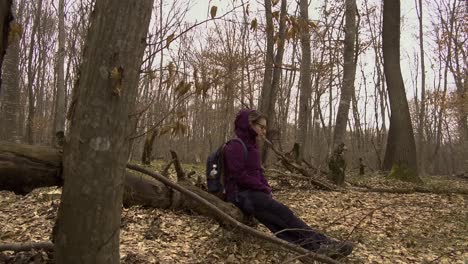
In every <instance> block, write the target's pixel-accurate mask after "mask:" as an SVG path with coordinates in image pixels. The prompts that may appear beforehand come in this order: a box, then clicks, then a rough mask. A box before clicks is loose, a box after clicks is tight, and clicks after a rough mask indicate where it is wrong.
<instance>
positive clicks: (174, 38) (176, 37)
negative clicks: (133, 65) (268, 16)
mask: <svg viewBox="0 0 468 264" xmlns="http://www.w3.org/2000/svg"><path fill="white" fill-rule="evenodd" d="M244 5H245V4H241V5H239V6H236V7H234V8H233V9H231V10H230V11H228V12H226V13H225V14H224V15H222V16H219V17H214V18H208V19H205V20H203V21H201V22H198V23H195V24H193V25H192V26H190V27H188V28H187V29H185V30H184V31H182V32H181V33H179V34H178V35H176V36H174V37H173V38H172V39H171V41H169V42H168V41H167V40H168V39H169V38H170V37H167V38H165V39H163V40H162V41H163V42H164V41H165V42H166V44H165V45H163V46H162V47H161V48H159V49H156V50H155V51H154V52H153V53H151V54H150V55H149V56H148V57H147V58H146V59H144V60H143V62H142V64H144V63H145V62H146V61H148V60H149V58H151V57H153V56H155V55H156V54H157V53H158V52H160V51H161V50H163V49H165V48H167V47H168V46H169V44H171V42H173V41H174V40H176V39H178V38H180V37H181V36H182V35H184V34H185V33H187V32H189V31H190V30H192V29H193V28H195V27H198V26H200V25H203V24H205V23H207V22H209V21H212V20H219V19H222V18H224V17H225V16H227V15H229V14H230V13H232V12H234V11H235V10H236V9H237V8H239V7H242V6H244ZM158 44H160V42H159V43H158ZM153 45H155V44H153Z"/></svg>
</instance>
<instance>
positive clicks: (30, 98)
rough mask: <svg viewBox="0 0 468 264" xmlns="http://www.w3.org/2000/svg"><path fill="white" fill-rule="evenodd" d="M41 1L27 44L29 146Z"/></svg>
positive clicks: (32, 124)
mask: <svg viewBox="0 0 468 264" xmlns="http://www.w3.org/2000/svg"><path fill="white" fill-rule="evenodd" d="M42 1H43V0H39V1H38V2H37V11H36V14H34V22H33V23H34V24H33V26H32V30H31V36H30V42H29V53H28V68H27V69H28V73H27V77H28V85H27V92H28V120H27V122H26V141H27V142H28V143H29V144H33V143H34V137H33V129H34V119H35V114H36V110H35V106H34V101H35V93H34V89H33V83H34V79H35V76H36V72H35V71H37V68H36V69H34V70H33V56H34V48H35V46H36V34H37V31H38V28H39V24H40V22H41V13H42Z"/></svg>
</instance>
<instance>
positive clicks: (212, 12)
mask: <svg viewBox="0 0 468 264" xmlns="http://www.w3.org/2000/svg"><path fill="white" fill-rule="evenodd" d="M217 11H218V7H217V6H212V7H211V9H210V15H211V18H215V17H216V12H217Z"/></svg>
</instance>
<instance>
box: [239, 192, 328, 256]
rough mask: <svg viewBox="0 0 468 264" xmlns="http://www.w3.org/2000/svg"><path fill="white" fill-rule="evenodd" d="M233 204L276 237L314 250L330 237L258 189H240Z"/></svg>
mask: <svg viewBox="0 0 468 264" xmlns="http://www.w3.org/2000/svg"><path fill="white" fill-rule="evenodd" d="M234 204H235V205H236V206H237V207H239V208H240V209H241V210H242V211H243V212H244V213H245V214H247V215H252V216H253V217H255V218H256V219H257V220H258V221H259V222H260V223H262V224H264V225H265V226H266V227H267V228H268V229H270V231H271V232H273V233H274V234H275V235H276V236H277V237H278V238H281V239H283V240H286V241H288V242H290V243H294V244H297V245H300V246H302V247H303V248H305V249H308V250H312V251H315V250H317V249H318V248H319V247H320V245H321V244H322V243H326V242H328V241H329V240H330V239H329V238H328V237H327V236H325V235H324V234H321V233H318V232H317V231H314V230H313V229H312V228H311V227H309V226H308V225H307V224H306V223H304V222H303V221H302V220H301V219H299V218H298V217H297V216H295V215H294V213H293V212H292V211H291V209H289V208H288V207H287V206H286V205H284V204H282V203H280V202H278V201H276V200H275V199H273V198H272V197H271V196H270V195H268V194H266V193H263V192H258V191H251V190H248V191H242V192H239V193H238V195H237V201H234Z"/></svg>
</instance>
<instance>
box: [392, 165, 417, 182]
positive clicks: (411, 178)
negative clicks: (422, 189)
mask: <svg viewBox="0 0 468 264" xmlns="http://www.w3.org/2000/svg"><path fill="white" fill-rule="evenodd" d="M387 176H388V177H390V178H394V179H397V180H400V181H405V182H412V183H418V184H421V183H423V181H422V180H421V178H419V176H418V174H417V173H416V172H415V171H414V170H412V169H410V168H408V167H407V166H406V165H403V164H393V166H392V170H391V171H390V173H389V174H388V175H387Z"/></svg>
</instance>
